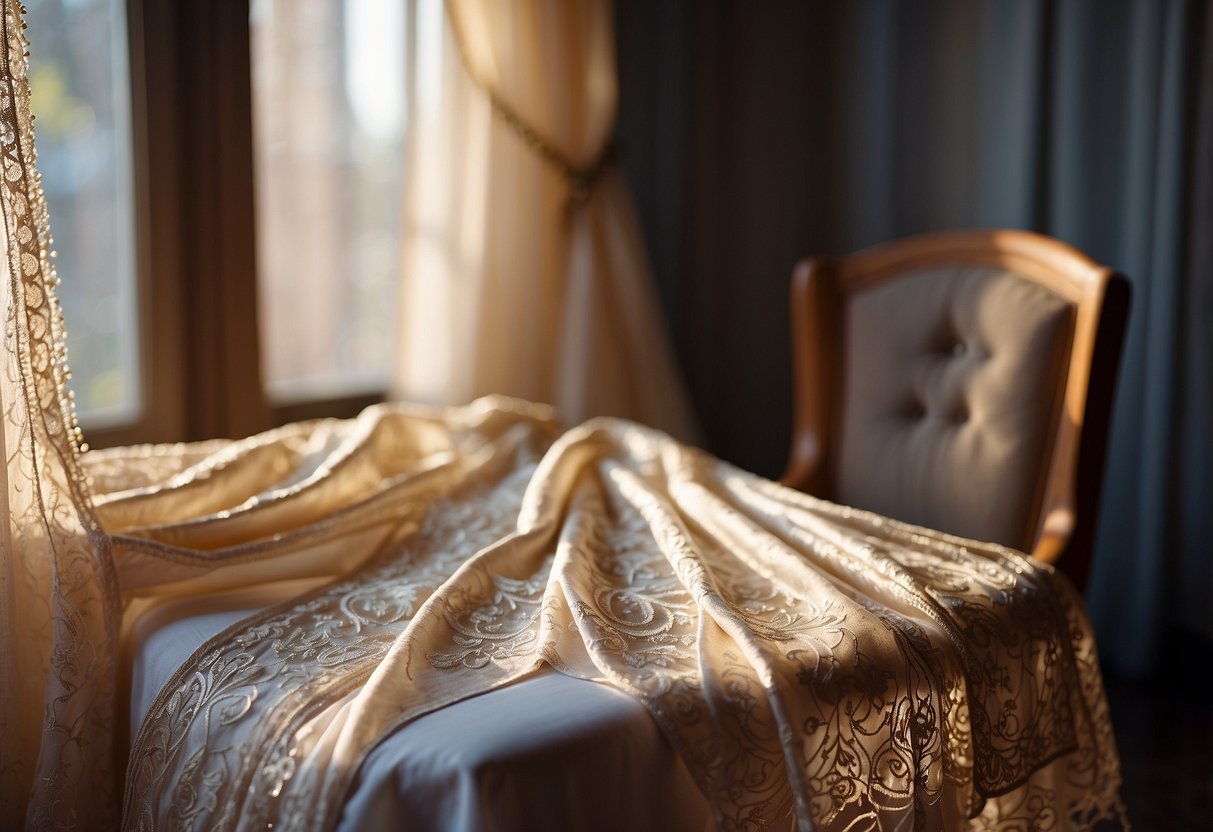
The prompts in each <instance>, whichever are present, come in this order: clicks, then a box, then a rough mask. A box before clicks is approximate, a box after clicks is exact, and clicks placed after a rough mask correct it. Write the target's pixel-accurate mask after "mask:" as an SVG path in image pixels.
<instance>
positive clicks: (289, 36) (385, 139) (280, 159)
mask: <svg viewBox="0 0 1213 832" xmlns="http://www.w3.org/2000/svg"><path fill="white" fill-rule="evenodd" d="M409 5H410V4H408V3H404V2H401V0H342V1H341V2H334V0H254V2H253V3H252V6H251V19H252V53H253V54H252V64H253V120H254V137H255V159H256V165H257V200H258V205H257V237H258V248H259V251H258V274H259V280H260V287H259V291H260V294H259V302H260V320H261V332H262V352H263V362H264V367H263V369H264V371H265V378H266V383H267V386H268V388H269V393H270V395H271V396H272V397H273V398H275V399H277V400H279V401H286V400H296V401H297V400H301V399H308V398H328V397H337V396H342V395H348V394H352V393H358V392H366V391H371V390H376V389H382V388H383V387H385V386H386V384H387V374H388V369H389V360H390V356H391V351H392V347H393V338H394V328H395V327H394V321H395V312H396V301H395V299H396V290H395V285H396V276H397V273H398V270H399V262H398V261H399V242H400V230H399V227H400V221H401V220H400V218H401V199H402V193H403V191H402V189H401V174H402V168H403V161H404V142H403V137H404V129H405V90H406V78H405V73H406V71H407V70H406V62H405V55H404V52H405V44H406V37H405V34H406V26H407V19H406V9H407V8H408V7H409Z"/></svg>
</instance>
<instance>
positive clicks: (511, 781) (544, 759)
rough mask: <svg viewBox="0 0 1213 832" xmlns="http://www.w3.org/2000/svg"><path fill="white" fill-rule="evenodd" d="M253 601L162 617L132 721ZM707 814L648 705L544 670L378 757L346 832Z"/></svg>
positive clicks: (341, 831) (440, 718) (415, 727)
mask: <svg viewBox="0 0 1213 832" xmlns="http://www.w3.org/2000/svg"><path fill="white" fill-rule="evenodd" d="M248 600H249V599H248V598H246V597H245V596H244V593H243V592H241V593H236V594H235V595H234V596H229V595H227V594H220V595H208V596H202V597H196V598H191V599H189V600H188V601H186V602H183V603H176V604H167V605H163V606H161V607H160V608H158V609H157V610H156V612H155V614H152V615H149V616H147V617H145V618H146V620H145V621H143V622H142V623H144V624H146V625H147V626H146V627H141V628H140V629H143V630H145V633H143V634H142V635H141V638H140V644H139V646H138V648H137V650H136V653H135V657H136V661H135V665H134V668H133V674H132V696H131V711H132V723H133V724H134V725H139V724H140V722H141V721H142V718H143V714H144V712H146V710H147V708H148V707H149V706H150V705H151V703H152V700H153V699H154V698H155V696H156V694H157V693H158V692H159V691H160V689H161V687H163V685H164V683H165V682H167V681H168V680H169V678H170V677H171V676H172V674H173V672H174V671H175V670H176V669H177V666H178V665H180V664H181V663H183V662H184V661H186V660H187V659H188V658H189V657H190V654H191V653H193V652H194V650H195V649H197V647H198V646H199V645H201V644H202V642H204V641H205V640H206V639H207V638H209V637H211V636H213V635H215V634H216V633H218V632H220V631H222V630H224V629H226V628H227V627H228V626H230V625H232V624H235V623H237V622H238V621H239V620H240V619H241V618H244V617H245V616H246V615H249V614H252V613H255V612H257V611H258V610H256V609H249V608H247V607H246V606H244V604H245V603H246V602H247V601H248ZM710 818H711V809H710V807H709V805H708V803H707V801H706V800H705V799H704V797H703V795H702V794H700V792H699V789H698V788H697V787H696V785H695V781H694V780H692V779H691V776H690V774H689V773H688V772H687V769H686V766H684V765H683V764H682V762H681V761H680V760H679V759H678V756H677V755H676V754H675V753H674V749H673V748H672V747H671V746H670V744H669V743H668V742H666V740H665V739H664V738H663V737H662V736H661V732H660V730H659V729H658V728H657V725H656V724H655V723H654V722H653V720H652V718H651V717H649V715H648V712H647V711H646V710H645V708H644V706H643V705H641V704H640V703H639V702H637V701H636V700H635V699H633V698H632V697H631V696H628V695H627V694H626V693H624V692H622V691H620V690H617V689H615V688H612V687H608V686H606V685H600V684H594V683H593V682H585V681H582V680H580V679H574V678H572V677H569V676H565V675H564V674H561V673H557V672H556V671H553V670H550V669H548V670H545V671H539V672H537V673H535V674H534V675H533V676H530V677H528V678H526V679H524V680H522V681H520V682H518V683H517V684H515V685H510V686H508V687H505V688H501V689H499V690H495V691H491V692H489V693H487V694H484V695H483V696H474V697H472V698H470V699H465V700H462V701H460V702H457V703H455V704H454V705H451V706H449V707H447V708H443V709H442V710H439V711H435V712H433V713H431V714H427V715H425V716H423V717H421V718H419V719H417V720H416V721H415V722H411V723H409V724H408V725H407V726H405V727H404V728H402V729H401V730H399V731H396V732H395V733H393V734H392V735H391V736H390V737H388V738H387V739H385V740H384V741H383V743H381V744H380V745H378V746H376V747H375V749H374V750H373V751H371V752H370V753H369V754H368V755H367V758H366V761H365V762H364V763H363V765H362V766H361V768H360V769H359V772H358V776H357V778H356V780H355V781H354V783H353V784H352V786H351V788H350V793H349V795H348V796H347V798H346V800H345V801H344V807H343V809H342V814H341V820H340V822H339V823H338V825H337V829H338V832H398V830H402V829H404V830H408V832H477V830H491V829H502V830H509V829H517V830H528V829H535V830H546V829H552V830H565V829H568V830H580V832H595V830H600V831H601V832H618V830H627V831H628V832H646V830H651V832H704V830H706V829H708V828H710V827H709V825H708V824H709V821H710Z"/></svg>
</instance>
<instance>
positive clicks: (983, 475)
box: [783, 231, 1129, 587]
mask: <svg viewBox="0 0 1213 832" xmlns="http://www.w3.org/2000/svg"><path fill="white" fill-rule="evenodd" d="M1128 303H1129V289H1128V282H1127V281H1126V280H1125V279H1124V278H1123V277H1121V276H1119V275H1117V274H1115V273H1113V272H1112V271H1111V270H1110V269H1108V268H1106V267H1103V266H1100V265H1098V264H1096V263H1095V262H1093V261H1092V260H1091V259H1090V258H1088V257H1086V256H1085V255H1083V254H1082V253H1081V252H1079V251H1077V250H1076V249H1074V248H1071V247H1070V246H1068V245H1065V244H1063V243H1061V242H1058V241H1057V240H1052V239H1050V238H1047V237H1043V236H1040V235H1038V234H1033V233H1030V232H1024V231H959V232H945V233H939V234H925V235H920V236H916V237H909V238H906V239H902V240H898V241H895V242H892V243H888V244H885V245H882V246H877V247H875V248H872V249H868V250H866V251H863V252H860V253H858V254H855V255H852V256H850V257H846V258H842V259H838V260H829V259H825V258H816V259H810V260H805V261H802V262H801V263H799V264H798V265H797V266H796V269H795V271H794V272H793V276H792V330H793V350H794V354H793V368H794V373H795V387H796V396H795V408H796V410H795V414H794V425H793V437H792V451H791V457H790V460H789V465H788V470H787V473H786V474H785V475H784V478H783V480H784V482H785V483H787V484H789V485H792V486H794V487H797V488H801V489H803V490H806V491H809V492H811V493H814V494H818V495H819V496H823V497H826V498H828V499H831V500H835V501H837V502H840V503H846V504H848V505H853V506H856V507H859V508H865V509H870V510H873V511H877V512H879V513H881V514H885V515H888V516H890V517H895V518H898V519H901V520H906V521H908V522H911V523H916V524H919V525H924V526H929V527H931V528H935V529H940V530H942V531H946V532H950V533H953V534H958V535H962V536H965V537H973V538H978V539H981V540H988V541H994V542H997V543H1002V544H1005V545H1008V546H1013V547H1015V548H1018V549H1021V550H1024V551H1026V552H1030V553H1031V554H1032V555H1033V556H1034V557H1037V558H1039V559H1041V560H1045V561H1048V562H1053V561H1056V560H1057V559H1058V558H1059V557H1060V555H1061V554H1062V553H1063V551H1064V552H1065V554H1066V558H1065V559H1064V560H1063V561H1062V562H1061V563H1060V564H1059V568H1061V569H1062V570H1063V571H1065V572H1067V573H1068V574H1069V575H1070V577H1071V578H1072V579H1074V581H1075V582H1076V583H1077V584H1078V585H1079V586H1080V587H1081V586H1083V585H1084V584H1085V580H1086V574H1087V569H1088V567H1089V563H1090V550H1091V542H1092V537H1093V534H1094V521H1095V514H1096V510H1097V507H1098V500H1099V489H1100V483H1101V480H1102V474H1103V460H1104V453H1105V449H1106V442H1107V430H1108V415H1109V411H1110V409H1111V404H1112V392H1113V388H1114V385H1115V377H1116V369H1117V366H1118V364H1119V358H1120V345H1121V341H1122V340H1123V335H1124V328H1125V322H1126V317H1127V313H1128Z"/></svg>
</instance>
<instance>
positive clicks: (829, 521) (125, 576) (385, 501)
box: [89, 398, 1120, 830]
mask: <svg viewBox="0 0 1213 832" xmlns="http://www.w3.org/2000/svg"><path fill="white" fill-rule="evenodd" d="M394 443H399V447H396V445H395V444H394ZM286 445H294V446H295V449H294V450H291V451H289V453H288V455H289V456H291V457H292V458H294V459H295V460H296V461H297V465H298V467H299V469H300V471H298V472H297V471H295V470H283V471H281V472H280V473H278V474H276V475H275V476H276V478H277V479H276V481H275V482H273V483H268V482H265V481H256V482H250V481H249V480H248V479H247V478H246V474H247V467H248V466H247V465H246V461H247V460H250V459H265V458H267V457H271V458H272V457H274V456H275V455H276V454H278V453H279V452H281V451H282V450H283V448H284V446H286ZM307 448H310V449H312V451H313V452H304V451H303V449H307ZM186 450H187V451H188V449H186ZM180 452H182V449H172V448H170V449H165V450H164V453H165V454H168V455H172V454H175V453H180ZM123 453H124V452H121V451H119V452H111V453H105V454H97V455H90V460H89V464H90V468H91V469H93V470H94V471H95V472H96V474H97V475H98V478H99V479H100V478H102V477H104V478H105V479H106V481H107V482H110V483H117V479H116V477H115V475H114V473H113V470H112V469H113V468H114V466H115V465H120V466H122V467H124V468H126V469H128V470H129V469H132V468H135V467H137V466H138V465H139V462H138V459H137V458H135V457H132V456H130V455H127V456H123ZM155 456H156V454H155V453H148V454H145V455H144V456H143V457H142V458H143V459H145V460H150V459H154V458H155ZM385 461H387V462H385ZM379 466H383V467H382V469H380V467H379ZM255 467H256V468H258V469H263V468H264V466H261V465H258V466H255ZM368 469H369V470H375V471H376V474H375V476H377V477H381V479H379V480H378V482H379V485H378V486H376V485H374V483H375V482H376V480H375V479H374V478H373V477H364V476H362V475H361V472H363V471H366V470H368ZM132 474H133V476H134V477H135V479H137V480H139V481H143V480H145V479H146V477H143V476H142V475H139V474H138V473H137V472H134V471H132ZM229 474H230V479H229ZM199 481H204V482H207V483H209V484H208V485H207V490H208V491H209V492H210V496H211V497H212V498H214V499H211V500H209V501H208V502H207V503H206V504H205V508H204V509H203V511H204V512H205V513H204V514H202V515H200V516H196V517H184V516H179V517H178V518H177V519H176V521H175V522H174V523H173V524H172V525H171V526H168V525H166V524H155V525H152V526H146V527H145V526H140V525H138V523H137V521H136V518H146V517H148V516H149V510H148V507H149V505H151V504H164V505H168V506H175V505H179V504H181V503H182V502H184V503H192V501H193V500H194V498H193V497H190V498H189V499H187V500H184V501H179V500H178V499H177V495H188V494H190V492H191V491H192V490H193V489H194V488H195V487H196V483H197V482H199ZM227 482H231V483H233V484H234V486H235V487H233V488H232V489H230V490H227V489H226V488H225V487H224V486H225V483H227ZM368 486H369V487H368ZM312 489H315V490H312ZM330 489H339V490H341V489H347V490H348V491H347V493H348V496H349V506H350V508H346V507H345V506H343V505H342V504H341V501H334V502H331V503H330V502H327V496H326V495H328V494H329V491H330ZM254 491H255V492H256V493H255V494H252V493H251V492H254ZM223 494H226V497H227V498H226V499H220V496H221V495H223ZM292 503H293V504H294V506H293V511H289V512H288V511H286V508H287V507H288V506H290V505H291V504H292ZM99 504H100V505H101V506H102V508H101V511H102V518H103V519H104V521H105V523H106V524H107V526H109V527H111V528H115V529H123V530H124V531H123V533H122V535H120V536H116V537H115V538H114V540H115V558H116V562H117V567H118V574H119V578H120V580H121V581H123V582H124V583H131V584H132V585H136V586H137V587H138V591H139V592H140V593H142V594H145V595H146V594H148V593H154V592H157V591H160V590H161V589H164V590H165V591H169V592H172V593H174V594H176V595H187V594H189V593H193V592H197V591H200V590H199V587H203V588H205V589H206V591H209V590H210V588H211V587H217V586H229V587H230V586H233V585H236V584H248V583H251V582H252V581H255V580H262V581H265V580H268V579H269V578H270V576H272V579H273V580H286V579H293V578H299V577H307V576H311V575H314V574H316V567H317V564H320V563H324V562H328V563H329V564H331V565H332V566H333V568H334V569H335V570H340V571H345V570H349V569H351V568H352V571H347V572H345V574H344V576H343V577H340V578H338V579H337V580H335V581H333V582H331V583H327V584H324V585H322V586H321V587H319V588H318V589H315V590H313V591H311V592H308V593H306V594H304V595H302V596H301V597H299V598H297V599H294V600H291V601H288V602H286V603H284V604H281V605H279V606H276V607H272V608H270V609H268V610H266V611H263V612H261V613H258V614H257V615H254V616H252V617H250V618H248V619H245V620H243V621H240V622H238V623H237V624H235V625H233V626H232V627H230V628H229V629H227V630H226V631H224V632H223V633H221V634H220V635H219V636H217V637H215V638H213V639H211V640H210V641H208V642H207V643H206V644H204V645H202V646H201V647H200V648H199V649H198V651H197V652H195V653H194V654H193V656H191V657H190V659H189V660H188V661H187V662H185V663H184V664H183V665H182V666H181V667H180V668H179V669H178V670H177V672H176V673H174V674H173V676H172V678H171V679H170V680H169V681H168V683H167V684H166V685H165V687H164V688H163V689H162V690H161V691H160V693H159V694H158V695H157V697H156V698H155V700H154V701H153V702H152V704H151V707H150V709H149V711H148V715H147V717H146V718H145V720H144V722H143V724H142V726H141V727H140V728H139V731H138V734H137V737H136V739H135V742H134V744H133V746H132V750H131V755H130V766H129V769H128V777H127V791H126V800H125V826H126V828H128V829H150V828H159V827H161V826H189V827H192V828H207V829H254V828H256V829H262V828H266V825H267V824H271V823H272V824H273V825H274V826H275V827H276V828H291V829H331V828H333V827H334V825H335V824H337V823H338V821H339V818H340V816H341V813H342V806H343V801H344V796H345V795H346V794H347V792H348V790H349V789H350V787H351V784H352V782H353V779H354V777H355V775H356V773H357V771H358V770H359V766H360V765H361V764H362V763H363V761H364V760H365V759H366V757H367V754H368V753H369V751H370V750H371V749H373V748H375V747H377V746H378V745H379V744H380V743H381V742H382V741H383V739H384V737H386V736H387V735H388V734H390V733H391V732H392V731H394V730H395V729H397V728H399V727H400V726H402V725H405V724H407V723H409V722H411V721H412V720H414V719H416V718H418V717H420V716H421V715H423V714H427V713H430V712H432V711H435V710H438V709H440V708H443V707H445V706H447V705H450V704H452V703H455V702H459V701H462V700H464V699H466V698H468V697H470V696H474V695H476V694H478V693H483V692H487V691H490V690H494V689H496V688H500V687H503V686H505V685H508V684H511V683H513V682H515V681H518V680H520V679H523V678H526V677H529V676H531V675H532V674H534V673H535V672H536V671H537V670H539V669H540V668H542V667H544V666H550V667H553V668H555V669H557V670H559V671H560V672H562V673H564V674H567V675H570V676H575V677H579V678H582V679H587V680H594V681H599V682H602V683H605V684H609V685H612V686H614V687H616V688H619V689H620V690H623V691H625V692H627V693H629V694H631V695H632V696H633V697H635V698H636V699H637V700H638V701H640V702H641V703H642V704H643V705H644V706H645V707H646V709H647V710H648V712H649V714H650V715H651V716H652V717H653V719H654V720H655V721H656V723H657V725H658V726H659V727H660V728H661V729H662V730H663V732H664V733H665V734H666V736H667V737H668V738H669V740H670V741H671V743H672V744H673V746H674V747H675V749H676V750H677V751H678V752H679V754H680V756H681V757H682V759H683V761H684V763H685V764H686V766H687V768H688V769H689V771H690V772H691V775H692V777H693V778H694V779H695V782H696V784H697V785H698V787H699V789H700V790H701V791H702V792H703V794H704V795H705V796H706V797H707V798H708V800H709V802H710V803H711V804H712V806H713V810H714V812H715V813H716V820H717V823H718V824H719V825H720V827H721V828H733V827H736V826H741V825H746V824H755V825H758V826H764V825H769V824H774V823H780V822H786V821H787V820H788V819H789V818H792V817H794V818H795V823H796V825H798V826H799V827H800V828H802V829H809V828H813V829H819V830H822V829H825V830H829V829H848V828H867V827H869V826H871V825H873V824H876V823H880V824H883V825H885V826H886V827H893V826H895V825H897V824H899V823H916V824H920V825H921V826H922V827H923V828H932V829H966V828H984V827H988V828H996V827H998V825H999V824H1004V825H1005V824H1010V825H1013V824H1015V823H1020V824H1021V825H1023V824H1029V823H1030V824H1037V823H1039V822H1040V817H1041V813H1042V812H1043V813H1046V814H1047V815H1048V817H1055V818H1059V819H1062V820H1059V823H1060V824H1061V828H1070V827H1071V826H1072V827H1074V828H1088V826H1089V824H1090V823H1092V822H1093V821H1094V819H1095V818H1098V817H1117V816H1118V813H1119V811H1120V809H1119V804H1118V801H1117V798H1116V788H1117V785H1116V784H1117V782H1118V774H1117V763H1116V753H1115V748H1114V745H1113V741H1112V735H1111V727H1110V724H1109V722H1108V719H1107V708H1106V704H1105V702H1104V699H1103V693H1102V688H1101V684H1100V679H1099V672H1098V667H1097V664H1096V657H1095V652H1094V642H1093V639H1092V637H1091V632H1090V628H1089V625H1088V624H1087V622H1086V619H1085V616H1084V615H1083V612H1082V605H1081V601H1080V600H1079V599H1078V597H1077V596H1076V594H1075V593H1074V592H1073V590H1072V589H1071V588H1070V587H1069V585H1068V584H1067V583H1066V582H1065V581H1064V579H1062V578H1060V577H1059V576H1057V575H1056V574H1055V573H1054V572H1053V571H1052V569H1051V568H1050V567H1047V566H1042V565H1039V564H1035V563H1033V562H1032V561H1029V560H1027V559H1026V558H1025V557H1024V556H1022V555H1020V554H1018V553H1016V552H1014V551H1013V550H1010V549H1005V548H1002V547H999V546H995V545H992V544H983V543H978V542H975V541H968V540H963V539H959V538H953V537H948V536H946V535H942V534H940V533H938V532H932V531H929V530H927V529H922V528H918V527H913V526H908V525H905V524H902V523H897V522H894V521H890V520H886V519H884V518H882V517H880V516H878V515H874V514H870V513H866V512H861V511H856V510H853V509H848V508H845V507H841V506H836V505H833V504H831V503H827V502H824V501H820V500H817V499H815V498H812V497H809V496H807V495H804V494H800V493H798V492H794V491H791V490H788V489H785V488H782V487H780V486H778V485H776V484H774V483H771V482H767V481H764V480H762V479H760V478H758V477H756V476H753V475H751V474H747V473H745V472H742V471H739V470H737V469H734V468H732V467H730V466H729V465H727V464H725V463H723V462H720V461H718V460H715V459H713V458H711V457H709V456H707V455H706V454H703V453H702V452H699V451H696V450H694V449H691V448H689V447H687V446H684V445H681V444H679V443H677V442H675V441H673V440H671V439H670V438H668V437H667V436H665V435H664V434H661V433H658V432H656V431H653V430H651V429H648V428H643V427H640V426H638V425H635V424H633V423H628V422H623V421H617V420H610V419H602V420H594V421H591V422H587V423H586V424H584V425H582V426H580V427H578V428H576V429H574V430H571V431H568V432H564V433H561V432H560V431H559V430H558V429H557V427H556V426H555V423H554V422H553V421H552V420H551V418H550V415H549V414H548V413H547V412H546V411H545V410H544V409H543V408H540V407H538V406H535V405H528V404H525V403H522V402H518V401H515V400H508V399H498V398H490V399H482V400H479V401H477V402H475V403H473V404H472V405H469V406H467V407H465V408H454V409H443V408H434V409H427V408H422V407H419V406H412V407H403V406H378V407H375V408H371V409H369V410H368V411H366V412H365V413H364V414H363V415H362V416H361V417H360V418H359V419H358V420H357V421H355V422H345V423H342V422H319V423H311V424H310V425H300V426H295V427H294V428H292V429H289V430H286V429H284V430H280V431H277V432H273V433H271V434H267V435H263V436H259V437H252V438H250V439H248V440H244V441H242V442H239V443H234V444H233V445H231V446H229V447H227V448H224V449H222V450H220V451H219V452H218V453H217V454H216V456H215V457H213V458H211V459H203V460H201V461H199V462H197V463H196V464H195V466H194V467H193V468H190V469H186V470H184V471H181V472H180V473H179V474H177V475H175V477H174V478H172V479H171V480H170V481H169V482H168V483H166V484H165V485H164V486H163V487H160V488H154V487H153V488H142V489H134V490H127V491H124V492H123V491H120V492H117V493H115V494H112V495H105V496H102V497H100V498H99ZM372 505H374V506H378V509H377V510H376V512H374V514H373V517H374V518H375V521H374V522H375V523H380V524H382V525H383V526H384V527H386V528H387V529H388V530H387V531H386V532H382V531H379V532H376V533H375V534H372V535H370V536H367V537H357V536H354V535H350V536H348V537H344V538H342V542H343V544H344V545H342V546H341V547H340V548H339V549H334V548H331V547H330V546H329V544H328V540H329V536H330V534H331V533H332V530H333V529H334V528H339V527H342V526H344V525H345V523H346V522H347V518H348V519H349V523H350V524H351V528H372V527H374V524H373V523H371V522H368V520H367V517H368V514H367V512H368V511H369V509H368V508H367V507H369V506H372ZM389 517H390V518H392V519H391V520H390V521H388V520H387V519H386V518H389ZM187 540H188V541H191V542H192V544H194V545H204V546H206V547H208V548H205V549H191V548H188V547H186V546H183V545H182V544H183V541H187ZM317 553H323V555H319V554H317ZM132 555H133V556H132ZM156 559H160V560H161V561H162V565H163V567H164V568H165V573H164V574H165V580H166V581H167V582H169V583H168V585H166V586H164V587H158V586H156V585H155V584H154V579H155V575H156V573H157V569H156V567H155V566H154V561H155V560H156ZM256 564H262V565H263V566H264V567H266V568H265V569H264V571H263V572H262V573H261V574H260V575H258V576H257V577H249V576H250V574H251V573H250V571H249V570H250V569H251V568H252V567H253V566H254V565H256ZM359 564H360V565H359ZM973 815H976V816H977V819H976V820H973V821H970V816H973Z"/></svg>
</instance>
